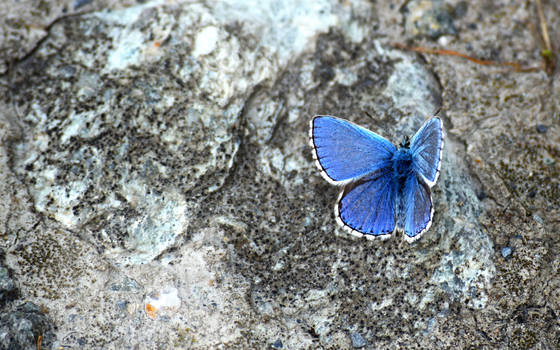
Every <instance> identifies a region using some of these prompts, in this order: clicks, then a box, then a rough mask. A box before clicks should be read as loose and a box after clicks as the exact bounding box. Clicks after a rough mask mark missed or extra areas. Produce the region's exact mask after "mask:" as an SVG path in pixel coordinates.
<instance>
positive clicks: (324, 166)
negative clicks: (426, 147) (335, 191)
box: [310, 116, 396, 185]
mask: <svg viewBox="0 0 560 350" xmlns="http://www.w3.org/2000/svg"><path fill="white" fill-rule="evenodd" d="M310 136H311V137H310V142H311V146H312V147H313V149H314V156H315V159H316V160H317V166H318V167H319V169H320V170H321V174H322V175H323V177H324V178H325V179H327V180H328V181H329V182H331V183H333V184H337V185H343V184H347V183H349V182H351V181H354V180H357V179H359V178H361V177H364V176H366V175H369V174H372V173H375V172H377V171H379V170H380V169H383V168H386V167H388V166H390V164H391V158H392V156H393V154H394V152H395V151H396V148H395V146H394V145H393V144H392V143H391V142H389V141H387V140H386V139H384V138H383V137H381V136H379V135H377V134H375V133H373V132H371V131H369V130H367V129H364V128H362V127H360V126H358V125H355V124H353V123H351V122H349V121H346V120H344V119H340V118H335V117H331V116H317V117H315V118H313V119H312V120H311V125H310Z"/></svg>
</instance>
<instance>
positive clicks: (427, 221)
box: [397, 173, 434, 242]
mask: <svg viewBox="0 0 560 350" xmlns="http://www.w3.org/2000/svg"><path fill="white" fill-rule="evenodd" d="M400 195H401V196H403V198H402V203H404V207H401V208H402V209H404V210H403V211H404V212H403V211H401V212H400V213H398V214H397V215H401V216H404V227H402V229H403V230H404V234H405V236H404V237H405V238H406V240H407V241H409V242H412V241H415V240H417V239H418V238H420V236H421V235H422V233H424V232H425V231H426V230H428V229H429V228H430V226H431V224H432V216H433V215H434V210H433V205H432V195H431V192H430V187H429V185H428V184H426V183H424V181H423V180H421V179H419V178H418V176H417V175H416V174H414V173H411V174H410V175H409V176H408V177H407V179H406V181H405V184H404V188H403V191H402V192H400Z"/></svg>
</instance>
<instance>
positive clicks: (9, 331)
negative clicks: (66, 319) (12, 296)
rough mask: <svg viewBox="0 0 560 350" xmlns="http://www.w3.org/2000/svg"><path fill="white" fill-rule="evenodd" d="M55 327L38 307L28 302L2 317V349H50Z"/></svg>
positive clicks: (0, 339) (0, 332) (0, 345)
mask: <svg viewBox="0 0 560 350" xmlns="http://www.w3.org/2000/svg"><path fill="white" fill-rule="evenodd" d="M52 328H53V326H52V324H51V323H50V321H49V319H48V318H47V317H46V316H45V314H44V312H43V311H42V310H41V308H40V307H39V306H38V305H35V304H33V303H31V302H27V303H25V304H22V305H20V306H18V307H16V308H15V309H14V310H8V312H5V313H3V314H2V315H0V349H6V350H9V349H22V350H34V349H39V348H41V347H42V348H44V349H49V348H51V346H52V345H53V340H54V333H53V329H52Z"/></svg>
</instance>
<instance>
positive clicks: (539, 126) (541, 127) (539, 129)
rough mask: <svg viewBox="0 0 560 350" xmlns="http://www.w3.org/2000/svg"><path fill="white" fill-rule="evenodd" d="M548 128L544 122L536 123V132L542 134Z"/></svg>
mask: <svg viewBox="0 0 560 350" xmlns="http://www.w3.org/2000/svg"><path fill="white" fill-rule="evenodd" d="M547 130H548V126H546V125H544V124H537V132H538V133H540V134H544V133H546V131H547Z"/></svg>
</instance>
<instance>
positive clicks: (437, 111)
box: [434, 106, 441, 117]
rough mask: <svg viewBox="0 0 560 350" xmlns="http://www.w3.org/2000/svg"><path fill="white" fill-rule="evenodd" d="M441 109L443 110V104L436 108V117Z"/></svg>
mask: <svg viewBox="0 0 560 350" xmlns="http://www.w3.org/2000/svg"><path fill="white" fill-rule="evenodd" d="M439 111H441V106H439V107H438V109H437V110H436V112H435V113H434V117H435V116H436V115H438V113H439Z"/></svg>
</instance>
